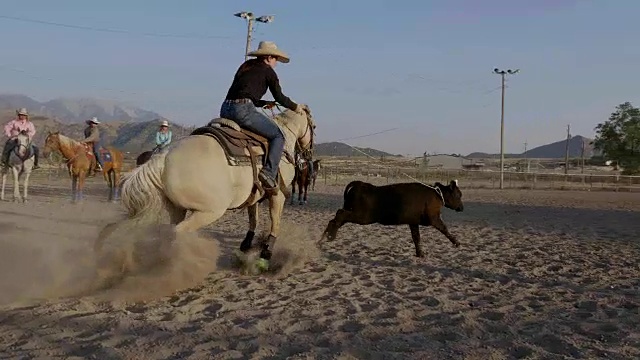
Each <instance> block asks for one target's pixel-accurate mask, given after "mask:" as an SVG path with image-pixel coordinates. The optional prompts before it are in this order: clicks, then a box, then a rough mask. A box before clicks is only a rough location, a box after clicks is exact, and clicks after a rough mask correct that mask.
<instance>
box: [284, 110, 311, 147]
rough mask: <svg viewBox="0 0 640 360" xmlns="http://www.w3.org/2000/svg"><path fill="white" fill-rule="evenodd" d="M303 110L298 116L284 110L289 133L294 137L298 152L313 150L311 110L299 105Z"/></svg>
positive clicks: (293, 112)
mask: <svg viewBox="0 0 640 360" xmlns="http://www.w3.org/2000/svg"><path fill="white" fill-rule="evenodd" d="M300 106H302V109H304V114H303V115H300V114H298V113H296V112H295V111H291V110H289V109H287V110H286V116H287V117H288V118H289V119H290V120H289V123H290V124H291V125H294V126H295V127H291V131H292V132H293V133H294V134H295V135H296V147H297V148H298V150H299V151H300V152H303V151H307V150H311V149H313V138H314V134H315V130H316V124H315V121H314V120H313V115H311V109H310V108H309V106H308V105H306V104H300Z"/></svg>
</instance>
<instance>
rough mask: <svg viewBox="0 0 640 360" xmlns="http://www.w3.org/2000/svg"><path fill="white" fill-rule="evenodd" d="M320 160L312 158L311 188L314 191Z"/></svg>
mask: <svg viewBox="0 0 640 360" xmlns="http://www.w3.org/2000/svg"><path fill="white" fill-rule="evenodd" d="M320 160H322V159H318V160H313V176H312V177H311V190H312V191H316V179H317V178H318V172H319V170H320Z"/></svg>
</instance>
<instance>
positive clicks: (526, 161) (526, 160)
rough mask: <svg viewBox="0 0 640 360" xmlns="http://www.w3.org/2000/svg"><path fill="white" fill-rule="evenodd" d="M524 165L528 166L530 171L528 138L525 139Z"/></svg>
mask: <svg viewBox="0 0 640 360" xmlns="http://www.w3.org/2000/svg"><path fill="white" fill-rule="evenodd" d="M524 165H525V166H526V169H527V170H526V171H525V172H529V159H528V156H527V140H525V141H524Z"/></svg>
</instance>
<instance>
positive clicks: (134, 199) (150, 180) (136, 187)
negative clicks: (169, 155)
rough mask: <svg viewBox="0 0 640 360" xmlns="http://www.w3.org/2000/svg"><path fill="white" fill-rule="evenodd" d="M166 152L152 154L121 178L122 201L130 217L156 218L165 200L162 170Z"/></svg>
mask: <svg viewBox="0 0 640 360" xmlns="http://www.w3.org/2000/svg"><path fill="white" fill-rule="evenodd" d="M165 157H166V153H160V154H157V155H155V156H153V157H152V158H151V159H150V160H149V161H148V162H146V163H144V164H143V165H141V166H139V167H136V168H134V169H133V170H132V171H131V173H129V174H127V175H126V176H124V177H123V178H122V203H123V204H124V206H125V208H126V209H127V210H128V212H129V217H130V218H135V219H139V220H145V221H148V222H152V221H154V220H157V219H158V217H159V216H160V214H161V213H162V210H163V209H164V208H165V202H166V201H168V199H167V198H166V196H165V194H164V186H163V184H162V178H161V176H162V171H163V170H164V159H165Z"/></svg>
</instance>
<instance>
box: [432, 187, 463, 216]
mask: <svg viewBox="0 0 640 360" xmlns="http://www.w3.org/2000/svg"><path fill="white" fill-rule="evenodd" d="M435 185H436V186H437V187H438V188H439V189H440V191H442V197H443V198H444V206H446V207H448V208H449V209H451V210H455V211H458V212H460V211H462V210H464V204H463V203H462V191H460V188H459V187H458V180H451V182H450V183H449V185H442V184H441V183H439V182H436V184H435Z"/></svg>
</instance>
